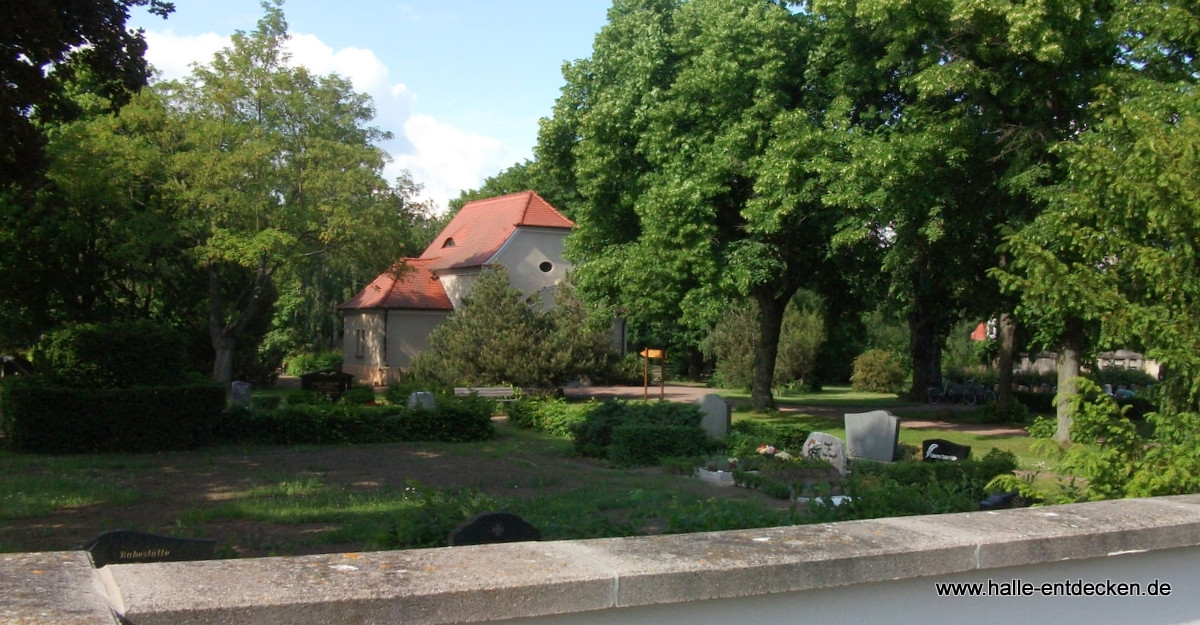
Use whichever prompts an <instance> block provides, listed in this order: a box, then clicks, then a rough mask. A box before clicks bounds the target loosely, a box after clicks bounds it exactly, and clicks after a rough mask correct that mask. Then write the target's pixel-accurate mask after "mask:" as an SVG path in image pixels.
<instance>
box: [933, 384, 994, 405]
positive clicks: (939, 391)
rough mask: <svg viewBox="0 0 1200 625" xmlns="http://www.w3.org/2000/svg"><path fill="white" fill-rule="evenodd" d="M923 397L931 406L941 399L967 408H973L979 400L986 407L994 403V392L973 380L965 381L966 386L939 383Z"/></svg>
mask: <svg viewBox="0 0 1200 625" xmlns="http://www.w3.org/2000/svg"><path fill="white" fill-rule="evenodd" d="M925 397H926V399H928V400H929V403H931V404H937V403H939V402H941V401H942V400H943V399H944V400H947V401H949V402H951V403H958V402H959V401H961V402H962V403H964V404H966V405H968V406H974V405H975V404H977V403H979V402H980V401H981V400H982V401H984V402H986V403H987V404H988V405H991V404H994V403H996V392H995V391H993V390H992V389H990V388H987V387H985V386H984V385H982V384H979V383H977V382H975V380H973V379H971V380H967V382H966V384H953V383H950V382H945V381H943V382H941V383H939V384H938V385H937V386H931V387H929V388H928V389H926V391H925Z"/></svg>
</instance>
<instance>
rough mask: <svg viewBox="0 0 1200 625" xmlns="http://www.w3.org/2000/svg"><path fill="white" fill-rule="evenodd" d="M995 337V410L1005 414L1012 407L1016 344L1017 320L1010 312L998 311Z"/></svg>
mask: <svg viewBox="0 0 1200 625" xmlns="http://www.w3.org/2000/svg"><path fill="white" fill-rule="evenodd" d="M996 338H997V339H998V342H999V344H1000V353H999V355H998V357H997V359H996V360H997V362H996V369H997V373H998V374H999V376H998V378H999V380H998V382H999V386H1000V388H999V389H998V390H997V391H996V410H997V412H999V413H1001V414H1007V413H1008V411H1009V410H1011V409H1012V407H1013V391H1012V385H1013V354H1014V351H1015V350H1016V345H1017V321H1016V319H1014V318H1013V315H1012V313H1010V312H1006V313H1000V327H999V328H997V337H996Z"/></svg>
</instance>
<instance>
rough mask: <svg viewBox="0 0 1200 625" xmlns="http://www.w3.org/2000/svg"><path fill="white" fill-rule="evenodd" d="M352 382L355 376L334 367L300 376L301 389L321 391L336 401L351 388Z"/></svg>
mask: <svg viewBox="0 0 1200 625" xmlns="http://www.w3.org/2000/svg"><path fill="white" fill-rule="evenodd" d="M352 384H354V376H352V375H350V374H349V373H342V372H341V371H335V370H333V369H326V370H324V371H313V372H312V373H305V374H304V375H302V376H300V388H301V389H303V390H306V391H313V392H316V393H321V394H322V395H325V396H326V397H328V398H329V399H332V400H334V401H337V399H338V398H339V397H341V396H342V393H345V392H346V391H347V390H349V389H350V386H351V385H352Z"/></svg>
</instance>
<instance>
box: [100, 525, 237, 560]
mask: <svg viewBox="0 0 1200 625" xmlns="http://www.w3.org/2000/svg"><path fill="white" fill-rule="evenodd" d="M216 544H217V541H215V540H212V539H208V538H176V537H174V536H159V535H158V534H148V533H146V532H137V531H134V530H113V531H111V532H104V533H103V534H101V535H100V536H98V537H97V538H96V539H95V540H93V541H91V542H89V543H88V544H86V545H84V546H83V550H84V551H87V552H88V553H90V554H91V556H92V566H95V567H96V568H100V567H102V566H105V565H107V564H129V563H131V562H179V561H182V560H211V559H212V557H213V547H214V546H216Z"/></svg>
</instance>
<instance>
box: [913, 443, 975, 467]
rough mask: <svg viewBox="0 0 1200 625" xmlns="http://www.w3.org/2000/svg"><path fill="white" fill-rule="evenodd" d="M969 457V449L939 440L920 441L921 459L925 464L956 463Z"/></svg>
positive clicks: (965, 446)
mask: <svg viewBox="0 0 1200 625" xmlns="http://www.w3.org/2000/svg"><path fill="white" fill-rule="evenodd" d="M970 455H971V447H970V446H968V445H959V444H958V443H951V442H950V441H946V440H942V439H940V438H931V439H929V440H927V441H921V458H923V459H924V460H925V462H958V461H960V460H966V459H967V458H968V457H970Z"/></svg>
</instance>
